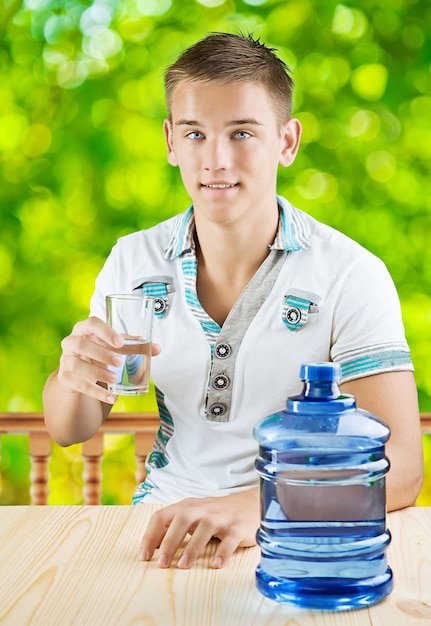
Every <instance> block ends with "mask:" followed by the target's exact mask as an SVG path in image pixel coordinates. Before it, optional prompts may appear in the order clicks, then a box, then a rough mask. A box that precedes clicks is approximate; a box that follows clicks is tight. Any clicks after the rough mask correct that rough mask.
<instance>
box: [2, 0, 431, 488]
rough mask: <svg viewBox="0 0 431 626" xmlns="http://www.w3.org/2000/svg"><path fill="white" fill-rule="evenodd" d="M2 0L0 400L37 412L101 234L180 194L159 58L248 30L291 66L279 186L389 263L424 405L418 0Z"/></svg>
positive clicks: (424, 144)
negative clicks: (290, 118)
mask: <svg viewBox="0 0 431 626" xmlns="http://www.w3.org/2000/svg"><path fill="white" fill-rule="evenodd" d="M3 5H4V10H3V13H2V16H1V17H0V29H1V33H2V38H1V43H0V159H1V170H0V204H1V213H0V233H1V235H0V270H1V271H0V297H1V307H0V340H1V341H0V368H1V371H2V372H3V376H2V377H1V379H0V410H3V411H6V410H7V411H20V410H41V408H42V407H41V391H42V388H43V384H44V382H45V380H46V377H47V376H48V374H49V373H50V372H51V371H52V370H53V369H54V368H55V367H56V366H57V363H58V358H59V354H60V341H61V339H62V338H63V337H64V336H65V335H67V334H68V333H69V332H70V330H71V328H72V326H73V324H74V323H75V322H76V321H77V320H79V319H82V318H83V317H85V316H86V315H87V312H88V301H89V298H90V296H91V293H92V290H93V284H94V279H95V276H96V275H97V273H98V271H99V269H100V268H101V266H102V263H103V261H104V259H105V258H106V255H107V254H108V252H109V250H110V249H111V247H112V245H113V244H114V243H115V241H116V239H117V238H118V237H119V236H121V235H123V234H126V233H128V232H131V231H134V230H137V229H140V228H144V227H147V226H150V225H152V224H154V223H155V222H157V221H160V220H161V219H164V218H166V217H169V216H171V215H173V214H174V213H176V212H179V211H181V210H183V209H185V208H186V207H187V205H188V198H187V196H186V195H185V192H184V191H183V189H182V186H181V182H180V179H179V176H178V172H177V171H176V170H174V169H173V168H170V167H169V166H168V165H167V163H166V158H165V147H164V142H163V136H162V130H161V129H162V121H163V118H164V116H165V103H164V94H163V71H164V69H165V68H166V67H167V66H168V65H169V64H170V63H171V62H173V60H174V59H175V58H176V57H177V56H178V54H179V53H180V52H181V51H182V50H183V49H184V48H185V47H187V46H188V45H189V44H191V43H193V42H194V41H196V40H197V39H198V38H201V37H203V36H205V34H207V33H208V32H209V31H228V32H238V31H242V32H252V33H254V35H257V36H259V37H261V38H262V40H263V41H265V42H266V43H268V44H269V45H271V46H273V47H275V48H277V49H278V50H279V53H280V55H281V57H282V58H283V59H284V60H285V61H286V62H287V63H288V64H289V65H290V67H291V69H292V71H293V76H294V79H295V83H296V90H295V99H294V114H295V115H296V116H297V117H298V118H300V120H301V121H302V123H303V126H304V134H303V142H302V149H301V150H300V154H299V156H298V158H297V161H296V162H295V164H294V165H293V166H291V167H290V168H289V169H287V170H284V171H281V172H280V187H279V190H280V192H281V193H283V194H284V195H286V196H287V197H288V198H289V199H290V200H291V201H292V202H293V203H294V204H296V206H298V207H299V208H302V209H304V210H306V211H308V212H310V213H311V214H312V215H314V216H315V217H317V218H318V219H321V220H322V221H325V222H326V223H328V224H330V225H333V226H335V227H336V228H338V229H340V230H341V231H343V232H345V233H346V234H348V235H350V236H351V237H352V238H354V239H356V240H357V241H359V242H360V243H362V244H363V245H364V246H365V247H367V248H368V249H370V250H372V251H373V252H375V253H376V254H377V255H378V256H380V257H381V258H382V259H383V260H384V261H385V262H386V264H387V266H388V268H389V270H390V272H391V274H392V276H393V278H394V280H395V283H396V285H397V288H398V291H399V294H400V297H401V302H402V308H403V314H404V321H405V326H406V333H407V338H408V341H409V344H410V346H411V349H412V355H413V360H414V363H415V366H416V379H417V383H418V388H419V398H420V405H421V409H422V410H424V411H425V410H431V377H430V376H429V375H428V367H427V366H428V351H429V348H428V347H429V345H430V343H431V269H430V268H431V247H430V246H429V231H430V213H431V193H430V192H431V183H430V181H431V176H430V164H431V115H430V111H431V96H430V94H431V73H430V61H431V32H430V31H431V5H430V4H429V2H428V1H427V0H355V1H353V0H346V1H345V2H336V1H335V0H328V1H327V2H321V0H288V1H284V0H283V1H278V0H267V1H265V0H247V1H246V0H244V1H241V0H199V1H198V0H94V1H91V0H25V1H24V2H19V1H18V0H4V3H3ZM358 306H361V303H358ZM24 347H25V351H24ZM8 374H10V378H8ZM8 454H9V452H8ZM10 454H12V453H10ZM428 458H429V452H428ZM14 465H15V462H14ZM430 497H431V495H430ZM113 500H115V497H113Z"/></svg>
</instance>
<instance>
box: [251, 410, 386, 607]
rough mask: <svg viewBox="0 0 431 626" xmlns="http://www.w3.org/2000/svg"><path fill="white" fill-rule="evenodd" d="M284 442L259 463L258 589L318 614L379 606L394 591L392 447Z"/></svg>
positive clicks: (327, 436)
mask: <svg viewBox="0 0 431 626" xmlns="http://www.w3.org/2000/svg"><path fill="white" fill-rule="evenodd" d="M338 425H339V426H340V422H339V423H338ZM338 432H339V431H338ZM278 435H279V436H277V438H276V439H274V441H273V443H272V444H271V442H270V441H266V445H261V446H260V449H259V456H258V458H257V460H256V469H257V471H258V473H259V475H260V481H261V527H260V529H259V531H258V533H257V541H258V544H259V546H260V549H261V555H262V556H261V563H260V565H259V566H258V568H257V571H256V584H257V587H258V589H259V590H260V591H261V592H262V593H263V594H264V595H266V596H268V597H270V598H272V599H274V600H277V601H278V602H284V603H287V604H291V605H295V606H300V607H304V608H311V609H329V610H342V609H352V608H359V607H363V606H368V605H370V604H374V603H375V602H378V601H379V600H381V599H382V598H384V597H385V596H386V595H388V593H390V591H391V590H392V584H393V581H392V572H391V570H390V568H389V567H388V564H387V559H386V548H387V546H388V544H389V542H390V533H389V531H388V530H387V529H386V522H385V506H386V501H385V474H386V472H387V471H388V467H389V463H388V460H387V458H386V456H385V450H384V445H383V444H382V442H381V441H378V440H377V439H372V438H367V437H360V436H351V435H349V436H348V435H346V436H343V435H339V434H335V432H332V433H331V432H320V433H316V432H315V433H311V434H307V433H306V432H302V433H301V432H297V433H295V434H293V433H292V432H291V433H290V436H288V437H286V436H285V433H283V431H282V430H279V431H278Z"/></svg>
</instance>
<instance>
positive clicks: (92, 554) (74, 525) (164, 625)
mask: <svg viewBox="0 0 431 626" xmlns="http://www.w3.org/2000/svg"><path fill="white" fill-rule="evenodd" d="M156 508H157V507H155V506H151V505H138V506H135V507H131V506H130V507H128V506H81V507H80V506H65V507H63V506H59V507H54V506H49V507H32V506H22V507H0V624H1V625H2V626H9V625H11V626H26V625H30V624H31V625H33V626H68V625H71V626H99V625H100V626H113V625H118V626H132V625H133V626H159V625H160V626H260V625H262V626H309V625H313V626H337V625H338V626H350V625H352V626H359V625H360V626H362V625H366V624H369V625H372V626H410V625H412V626H425V624H429V625H431V508H414V507H412V508H409V509H406V510H403V511H399V512H397V513H392V514H390V515H389V519H388V527H389V528H390V530H391V532H392V536H393V540H392V543H391V546H390V549H389V554H388V558H389V563H390V565H391V567H392V569H393V571H394V579H395V586H394V591H393V592H392V594H391V595H390V596H389V597H388V598H386V599H385V600H384V601H383V602H381V603H380V604H377V605H375V606H373V607H371V608H366V609H361V610H357V611H349V612H341V613H331V612H318V611H316V612H311V611H304V610H300V609H292V608H289V607H287V606H283V605H280V604H277V603H275V602H272V601H271V600H269V599H267V598H264V597H263V596H261V595H260V593H259V592H258V591H257V590H256V589H255V584H254V569H255V567H256V564H257V563H258V561H259V558H260V553H259V550H258V548H248V549H240V550H238V551H237V552H236V553H235V555H234V556H233V558H232V559H231V561H230V562H229V564H228V565H227V566H226V567H225V568H224V569H222V570H213V569H211V568H210V567H209V563H210V561H211V558H212V555H213V554H214V551H215V548H216V545H215V543H212V544H210V545H209V547H208V548H207V551H206V553H205V554H204V555H203V556H202V557H201V558H200V559H199V562H198V563H197V564H196V565H195V566H194V567H193V568H192V569H190V570H178V569H176V568H175V567H171V568H170V569H159V568H158V567H156V565H155V564H154V562H151V563H142V562H140V561H138V560H137V554H138V549H139V544H140V540H141V536H142V534H143V531H144V529H145V527H146V524H147V522H148V520H149V517H150V515H151V514H152V512H154V510H155V509H156Z"/></svg>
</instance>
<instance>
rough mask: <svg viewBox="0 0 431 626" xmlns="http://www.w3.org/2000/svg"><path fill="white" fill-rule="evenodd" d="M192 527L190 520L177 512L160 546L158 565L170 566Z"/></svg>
mask: <svg viewBox="0 0 431 626" xmlns="http://www.w3.org/2000/svg"><path fill="white" fill-rule="evenodd" d="M190 527H191V524H190V522H189V521H188V520H187V518H185V517H184V516H183V515H181V514H177V515H176V516H175V517H174V519H173V520H172V522H171V524H170V525H169V527H168V528H167V530H166V532H165V535H164V537H163V540H162V542H161V543H160V547H159V554H158V555H157V561H156V563H157V565H158V566H159V567H169V566H170V565H171V563H172V561H173V559H174V557H175V555H176V553H177V551H178V549H179V548H180V547H181V545H182V544H183V542H184V539H185V537H186V535H187V534H188V532H189V529H190Z"/></svg>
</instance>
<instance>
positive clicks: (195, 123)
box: [175, 117, 262, 127]
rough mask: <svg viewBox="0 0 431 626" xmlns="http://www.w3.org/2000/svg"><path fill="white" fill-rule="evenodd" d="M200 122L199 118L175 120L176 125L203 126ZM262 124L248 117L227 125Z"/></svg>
mask: <svg viewBox="0 0 431 626" xmlns="http://www.w3.org/2000/svg"><path fill="white" fill-rule="evenodd" d="M202 125H203V124H201V123H200V122H198V121H197V120H186V119H184V120H178V122H175V126H202ZM247 125H248V126H262V123H261V122H259V121H258V120H256V119H254V118H252V117H251V118H246V119H243V120H231V121H230V122H228V123H227V124H226V126H228V127H229V126H247Z"/></svg>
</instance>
